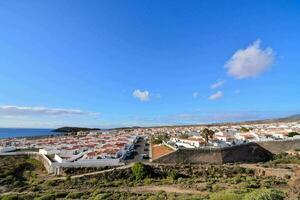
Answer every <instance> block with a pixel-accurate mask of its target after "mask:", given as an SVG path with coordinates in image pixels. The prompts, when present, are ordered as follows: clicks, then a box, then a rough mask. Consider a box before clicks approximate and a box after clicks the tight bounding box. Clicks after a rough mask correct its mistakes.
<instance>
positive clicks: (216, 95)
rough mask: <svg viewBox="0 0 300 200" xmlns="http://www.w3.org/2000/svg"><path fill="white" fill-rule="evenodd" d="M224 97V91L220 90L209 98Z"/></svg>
mask: <svg viewBox="0 0 300 200" xmlns="http://www.w3.org/2000/svg"><path fill="white" fill-rule="evenodd" d="M222 97H223V92H222V91H218V92H216V93H214V94H212V95H211V96H209V100H217V99H220V98H222Z"/></svg>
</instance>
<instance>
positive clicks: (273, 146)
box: [257, 139, 300, 154]
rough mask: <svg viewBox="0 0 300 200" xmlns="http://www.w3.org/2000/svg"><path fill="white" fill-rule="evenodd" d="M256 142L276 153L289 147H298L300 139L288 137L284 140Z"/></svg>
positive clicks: (299, 147)
mask: <svg viewBox="0 0 300 200" xmlns="http://www.w3.org/2000/svg"><path fill="white" fill-rule="evenodd" d="M257 144H259V145H260V146H261V147H263V148H265V149H267V150H268V151H270V152H272V153H273V154H278V153H281V152H285V151H288V150H291V149H300V139H289V140H285V141H280V140H277V141H266V142H258V143H257Z"/></svg>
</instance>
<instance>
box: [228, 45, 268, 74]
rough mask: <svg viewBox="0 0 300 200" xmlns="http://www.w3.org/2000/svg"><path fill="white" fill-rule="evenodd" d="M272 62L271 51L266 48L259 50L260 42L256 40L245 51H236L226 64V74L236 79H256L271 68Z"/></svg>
mask: <svg viewBox="0 0 300 200" xmlns="http://www.w3.org/2000/svg"><path fill="white" fill-rule="evenodd" d="M273 62H274V53H273V50H272V49H271V48H270V47H268V48H266V49H261V48H260V40H256V41H255V42H254V43H253V44H251V45H250V46H248V47H247V48H246V49H239V50H237V51H236V52H235V53H234V54H233V56H232V57H231V58H230V59H229V60H228V61H227V62H226V64H225V68H227V69H228V74H229V75H231V76H233V77H235V78H238V79H243V78H248V77H256V76H258V75H260V74H262V73H263V72H264V71H266V70H267V69H268V68H270V67H271V66H272V64H273Z"/></svg>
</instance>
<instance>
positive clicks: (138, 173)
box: [131, 163, 148, 180]
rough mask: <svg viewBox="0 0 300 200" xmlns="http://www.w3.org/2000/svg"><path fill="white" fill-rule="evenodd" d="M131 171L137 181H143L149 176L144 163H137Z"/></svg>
mask: <svg viewBox="0 0 300 200" xmlns="http://www.w3.org/2000/svg"><path fill="white" fill-rule="evenodd" d="M131 170H132V173H133V175H134V177H135V179H136V180H142V179H144V178H146V177H147V175H148V171H147V169H146V166H145V165H144V164H142V163H135V164H134V165H133V166H132V168H131Z"/></svg>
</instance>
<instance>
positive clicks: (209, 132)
mask: <svg viewBox="0 0 300 200" xmlns="http://www.w3.org/2000/svg"><path fill="white" fill-rule="evenodd" d="M214 134H215V132H214V131H213V130H211V129H208V128H204V129H203V130H202V131H201V136H202V137H203V138H204V139H205V142H206V143H208V141H209V138H210V139H211V138H213V136H214Z"/></svg>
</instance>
